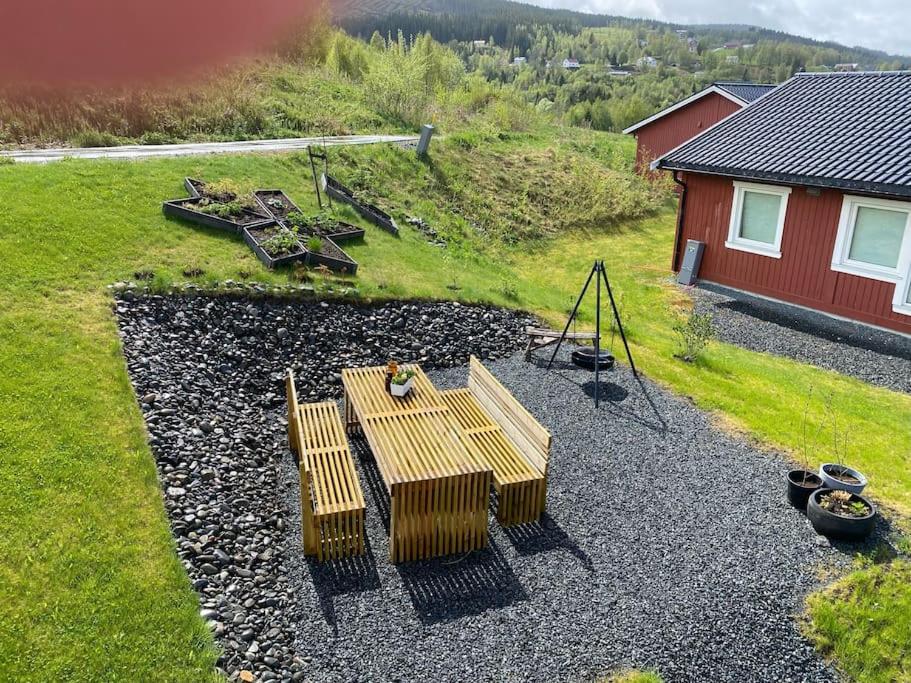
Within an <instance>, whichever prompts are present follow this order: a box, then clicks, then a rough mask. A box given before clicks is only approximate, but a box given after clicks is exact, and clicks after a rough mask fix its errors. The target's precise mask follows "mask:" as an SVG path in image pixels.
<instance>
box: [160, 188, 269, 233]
mask: <svg viewBox="0 0 911 683" xmlns="http://www.w3.org/2000/svg"><path fill="white" fill-rule="evenodd" d="M200 200H201V197H190V198H189V199H175V200H172V201H169V202H165V203H164V204H163V205H162V211H164V214H165V216H170V217H172V218H179V219H181V220H185V221H190V222H191V223H196V224H197V225H205V226H207V227H209V228H217V229H219V230H227V231H228V232H231V233H234V234H235V235H240V234H242V233H243V230H244V228H248V227H251V226H255V225H262V224H265V223H272V222H273V220H272V219H271V218H269V217H268V216H266V215H265V214H262V213H259V212H257V211H251V210H249V209H245V210H244V216H243V218H241V219H230V218H220V217H219V216H213V215H210V214H207V213H202V212H201V211H197V210H196V209H195V208H194V207H195V206H196V204H198V203H199V202H200Z"/></svg>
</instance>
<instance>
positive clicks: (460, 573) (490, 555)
mask: <svg viewBox="0 0 911 683" xmlns="http://www.w3.org/2000/svg"><path fill="white" fill-rule="evenodd" d="M396 569H397V570H398V572H399V575H400V576H401V577H402V584H403V585H404V587H405V590H406V591H407V592H408V595H409V596H410V597H411V602H412V604H413V605H414V609H415V611H416V612H417V614H418V618H419V619H420V620H421V623H423V624H424V625H431V624H436V623H440V622H447V621H454V620H456V619H461V618H462V617H467V616H472V615H475V614H481V613H482V612H486V611H487V610H491V609H500V608H503V607H507V606H509V605H512V604H513V603H516V602H520V601H524V600H527V599H528V594H527V593H526V592H525V589H524V588H523V587H522V584H521V583H519V579H518V578H517V577H516V575H515V573H514V572H513V570H512V568H511V567H510V566H509V564H508V563H507V562H506V559H505V558H504V557H503V553H502V552H500V549H499V547H498V546H497V543H496V541H495V540H494V538H493V537H491V538H490V545H489V546H488V547H487V548H485V549H484V550H476V551H473V552H471V553H469V554H467V555H463V556H462V557H461V558H458V559H455V560H453V559H452V558H451V557H449V558H435V559H432V560H423V561H421V562H409V563H407V564H402V565H396Z"/></svg>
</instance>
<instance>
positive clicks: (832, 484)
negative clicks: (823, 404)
mask: <svg viewBox="0 0 911 683" xmlns="http://www.w3.org/2000/svg"><path fill="white" fill-rule="evenodd" d="M831 414H832V439H833V441H834V446H835V457H836V462H826V463H823V464H822V465H820V466H819V476H820V478H821V479H822V483H823V486H825V487H826V488H827V489H835V490H838V491H847V492H848V493H853V494H855V495H860V494H861V493H863V491H864V488H866V486H867V478H866V477H865V476H864V475H863V474H861V473H860V472H858V471H857V470H855V469H852V468H850V467H847V466H846V465H845V464H844V461H845V455H846V454H847V452H848V431H847V430H845V432H844V434H843V435H842V436H841V438H840V439H839V433H838V418H837V416H836V414H835V411H834V410H832V411H831Z"/></svg>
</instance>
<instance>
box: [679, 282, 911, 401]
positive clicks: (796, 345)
mask: <svg viewBox="0 0 911 683" xmlns="http://www.w3.org/2000/svg"><path fill="white" fill-rule="evenodd" d="M691 292H692V294H693V296H694V297H695V299H696V302H697V309H698V310H699V311H701V312H707V311H708V312H711V313H712V314H713V316H714V327H715V332H716V334H717V337H718V338H719V339H720V340H721V341H724V342H727V343H729V344H735V345H737V346H742V347H743V348H746V349H750V350H752V351H760V352H764V353H771V354H774V355H777V356H785V357H787V358H792V359H794V360H796V361H800V362H802V363H809V364H810V365H815V366H817V367H820V368H824V369H826V370H834V371H835V372H839V373H841V374H843V375H847V376H849V377H855V378H857V379H859V380H862V381H864V382H868V383H870V384H874V385H876V386H880V387H885V388H886V389H892V390H895V391H903V392H906V393H911V338H909V337H906V336H903V335H900V334H893V333H891V332H887V331H885V330H879V329H876V328H872V327H869V326H867V325H860V324H858V323H852V322H849V321H847V320H837V319H834V318H830V317H829V316H826V315H822V314H820V313H815V312H813V311H807V310H803V309H800V308H796V307H794V306H788V305H786V304H781V303H777V302H774V301H767V300H765V299H760V298H758V297H754V296H750V295H748V294H743V293H740V292H732V291H731V290H729V289H727V288H724V287H718V286H714V285H702V286H699V287H696V288H692V289H691Z"/></svg>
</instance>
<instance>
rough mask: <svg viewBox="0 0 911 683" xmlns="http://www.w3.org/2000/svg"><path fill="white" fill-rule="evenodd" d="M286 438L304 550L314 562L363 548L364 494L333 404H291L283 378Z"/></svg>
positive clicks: (291, 391) (292, 395)
mask: <svg viewBox="0 0 911 683" xmlns="http://www.w3.org/2000/svg"><path fill="white" fill-rule="evenodd" d="M286 390H287V395H288V440H289V443H290V445H291V450H292V451H294V452H295V453H296V454H297V456H298V459H299V463H300V482H301V526H302V528H303V537H304V538H303V540H304V554H306V555H316V556H317V557H318V558H319V560H320V561H322V560H326V559H337V558H340V557H349V556H352V555H361V554H363V552H364V509H365V505H364V494H363V492H362V491H361V485H360V481H359V480H358V477H357V472H356V470H355V469H354V460H353V459H352V458H351V451H350V449H349V448H348V439H347V437H346V436H345V428H344V425H343V424H342V419H341V416H340V415H339V411H338V406H337V405H336V404H335V403H333V402H328V401H327V402H325V403H305V404H303V405H300V404H298V402H297V389H296V387H295V385H294V375H293V374H292V373H291V372H290V371H289V372H288V377H287V380H286Z"/></svg>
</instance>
